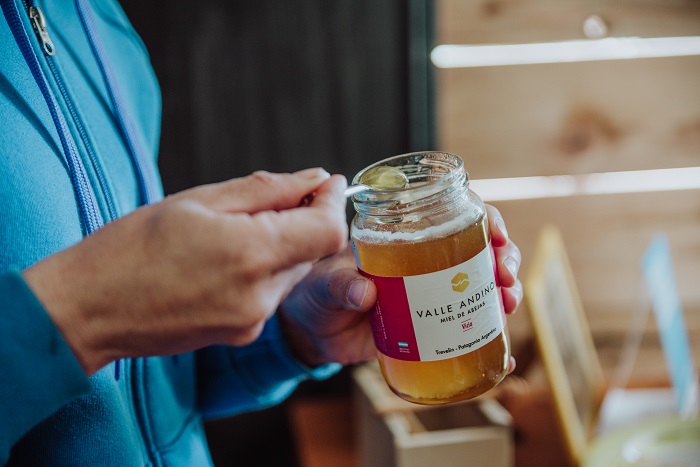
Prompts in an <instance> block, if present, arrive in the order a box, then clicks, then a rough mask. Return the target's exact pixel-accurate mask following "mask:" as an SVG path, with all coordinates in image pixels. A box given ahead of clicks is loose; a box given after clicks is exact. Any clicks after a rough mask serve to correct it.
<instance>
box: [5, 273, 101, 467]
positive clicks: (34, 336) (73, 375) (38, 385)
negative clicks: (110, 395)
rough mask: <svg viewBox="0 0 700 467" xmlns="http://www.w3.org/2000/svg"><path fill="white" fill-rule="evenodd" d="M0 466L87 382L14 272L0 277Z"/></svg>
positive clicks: (83, 389) (86, 386)
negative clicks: (20, 440) (40, 424)
mask: <svg viewBox="0 0 700 467" xmlns="http://www.w3.org/2000/svg"><path fill="white" fill-rule="evenodd" d="M0 372H1V374H2V376H0V465H1V464H4V463H5V462H6V461H7V459H8V457H9V454H10V449H11V448H12V445H13V444H15V443H16V442H17V441H18V440H19V439H20V438H21V437H22V435H24V434H25V433H26V432H28V431H29V430H30V429H31V428H32V427H33V426H34V425H36V424H37V423H39V422H40V421H42V420H43V419H45V418H47V417H48V416H49V415H51V414H52V413H53V412H55V411H56V410H58V409H59V408H60V407H62V406H63V405H65V404H67V403H69V402H70V401H72V400H73V399H75V398H77V397H79V396H81V395H83V394H85V393H87V392H88V391H89V390H90V388H91V385H90V382H89V380H88V378H87V376H86V375H85V373H84V372H83V369H82V368H81V366H80V364H79V363H78V361H77V360H76V358H75V356H74V355H73V352H72V351H71V350H70V348H69V347H68V345H67V344H66V342H65V341H64V340H63V337H62V336H61V334H60V332H59V331H58V329H56V326H55V325H54V323H53V321H51V319H50V318H49V316H48V315H47V314H46V311H45V310H44V308H43V307H42V306H41V304H40V303H39V301H38V300H37V298H36V297H35V296H34V294H33V293H32V291H31V290H30V289H29V287H28V286H27V284H26V283H25V282H24V280H23V278H22V276H21V275H20V274H19V273H18V272H13V271H10V272H6V273H1V274H0Z"/></svg>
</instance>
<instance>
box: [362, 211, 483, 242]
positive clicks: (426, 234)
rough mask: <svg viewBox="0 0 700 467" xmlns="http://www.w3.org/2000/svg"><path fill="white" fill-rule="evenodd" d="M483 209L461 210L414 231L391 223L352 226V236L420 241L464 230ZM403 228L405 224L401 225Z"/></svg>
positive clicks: (364, 239)
mask: <svg viewBox="0 0 700 467" xmlns="http://www.w3.org/2000/svg"><path fill="white" fill-rule="evenodd" d="M482 212H483V211H481V209H479V208H477V207H476V206H474V207H472V208H470V209H468V210H466V211H463V212H461V213H460V214H459V215H458V216H457V217H454V218H452V219H450V220H449V221H447V222H444V223H442V224H440V225H433V226H430V227H428V228H425V229H421V230H416V231H413V232H405V231H394V230H391V224H386V227H387V228H386V229H382V230H374V229H360V228H357V227H356V226H355V225H353V226H352V237H353V238H356V239H357V240H359V241H362V242H365V243H379V244H381V243H389V242H396V241H401V242H418V241H421V240H423V239H425V238H430V239H434V238H439V237H445V236H447V235H450V234H452V233H454V232H458V231H460V230H464V228H465V227H466V226H467V225H470V224H474V223H475V222H476V221H478V220H479V219H480V218H481V215H482ZM398 225H401V224H397V226H398ZM401 228H405V226H403V225H401Z"/></svg>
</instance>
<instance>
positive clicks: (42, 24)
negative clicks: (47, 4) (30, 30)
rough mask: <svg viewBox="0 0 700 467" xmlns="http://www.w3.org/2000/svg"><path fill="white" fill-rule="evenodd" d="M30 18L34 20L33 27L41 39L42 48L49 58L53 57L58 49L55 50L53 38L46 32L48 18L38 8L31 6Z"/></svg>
mask: <svg viewBox="0 0 700 467" xmlns="http://www.w3.org/2000/svg"><path fill="white" fill-rule="evenodd" d="M29 18H30V19H31V20H32V25H33V26H34V29H35V30H36V33H37V34H38V35H39V38H40V39H41V46H42V47H43V49H44V52H46V55H48V56H53V54H54V53H56V49H54V46H53V42H51V37H49V33H48V31H47V30H46V18H45V17H44V13H42V11H41V9H40V8H39V7H38V6H30V7H29Z"/></svg>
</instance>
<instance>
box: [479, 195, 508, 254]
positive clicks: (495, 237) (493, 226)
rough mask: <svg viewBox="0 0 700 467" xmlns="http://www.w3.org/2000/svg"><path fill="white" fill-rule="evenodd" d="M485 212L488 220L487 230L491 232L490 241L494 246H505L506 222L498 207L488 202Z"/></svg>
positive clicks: (506, 241)
mask: <svg viewBox="0 0 700 467" xmlns="http://www.w3.org/2000/svg"><path fill="white" fill-rule="evenodd" d="M485 206H486V214H487V216H488V220H489V232H491V242H492V244H493V246H494V247H496V248H497V247H501V246H505V245H506V244H507V243H508V230H507V229H506V223H505V221H504V220H503V217H502V216H501V213H500V211H499V210H498V209H496V208H495V207H494V206H491V205H490V204H486V205H485Z"/></svg>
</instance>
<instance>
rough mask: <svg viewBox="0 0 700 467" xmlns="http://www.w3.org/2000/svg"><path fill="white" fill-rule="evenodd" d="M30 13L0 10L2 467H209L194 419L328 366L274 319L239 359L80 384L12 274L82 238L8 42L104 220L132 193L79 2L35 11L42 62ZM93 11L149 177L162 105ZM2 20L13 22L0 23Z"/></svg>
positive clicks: (116, 15)
mask: <svg viewBox="0 0 700 467" xmlns="http://www.w3.org/2000/svg"><path fill="white" fill-rule="evenodd" d="M34 3H35V2H33V1H28V0H0V4H1V5H2V7H3V14H4V16H0V464H6V463H7V464H9V465H23V466H24V465H42V466H43V465H120V466H124V465H169V466H170V465H172V466H176V465H183V466H193V465H197V466H200V465H208V464H210V463H211V460H210V457H209V454H208V450H207V445H206V440H205V437H204V432H203V429H202V420H203V419H204V418H206V417H221V416H226V415H230V414H234V413H238V412H241V411H245V410H252V409H256V408H261V407H264V406H268V405H271V404H274V403H277V402H279V401H280V400H282V399H283V398H284V397H286V396H287V395H289V394H290V392H291V391H292V390H294V388H295V387H296V385H297V384H298V383H299V382H300V381H301V380H303V379H306V378H324V377H327V376H329V375H331V374H332V373H334V372H335V371H337V370H338V368H339V366H338V365H335V364H332V365H327V366H325V367H321V368H318V369H315V370H313V371H311V370H308V369H306V368H304V367H303V366H301V365H300V364H299V363H297V362H296V361H295V360H294V359H293V358H292V357H291V356H290V354H289V352H288V350H287V349H286V347H285V345H284V343H283V341H282V338H281V334H280V331H279V328H278V325H277V322H276V320H275V319H274V318H273V319H272V320H271V321H270V322H268V325H267V326H266V328H265V330H264V332H263V334H262V335H261V337H260V338H259V339H258V340H257V341H256V342H254V343H253V344H251V345H249V346H246V347H239V348H227V347H211V348H206V349H203V350H200V351H197V352H194V353H191V354H186V355H179V356H177V357H163V358H136V359H130V360H122V361H121V362H118V363H113V364H110V365H108V366H107V367H105V368H103V369H102V370H100V371H99V372H97V373H96V374H95V375H94V376H92V377H90V378H87V377H86V376H85V374H84V372H83V371H82V369H81V367H80V365H79V364H78V362H77V360H76V359H75V357H74V355H73V354H72V353H71V350H70V349H69V347H68V346H67V345H66V343H65V342H64V341H63V339H62V337H61V335H60V333H59V332H58V330H57V329H56V327H55V326H54V324H53V323H52V321H51V320H50V318H49V317H48V315H47V313H46V311H45V310H44V309H43V308H42V306H41V304H40V303H39V302H38V300H37V299H36V298H35V296H34V295H33V293H32V291H31V290H30V289H29V288H28V287H27V285H26V284H25V283H24V281H23V279H22V276H21V275H20V271H21V270H22V269H24V268H26V267H28V266H29V265H31V264H32V263H34V262H36V261H39V260H41V259H42V258H44V257H46V256H47V255H50V254H52V253H54V252H56V251H59V250H61V249H64V248H66V247H69V246H71V245H72V244H74V243H76V242H78V241H80V240H81V238H82V237H83V235H84V233H85V226H84V222H83V221H81V210H80V209H79V207H78V204H77V203H78V202H77V198H76V193H75V191H74V185H73V182H72V180H71V178H70V177H69V175H68V170H67V168H68V161H67V156H66V154H65V151H64V146H63V142H62V141H61V137H60V134H59V131H58V130H57V126H56V125H55V120H54V119H53V118H52V115H51V114H50V112H49V106H48V105H47V102H46V100H45V98H44V94H42V91H41V90H40V88H39V86H38V85H37V82H36V81H35V78H34V77H33V73H32V71H31V70H30V68H29V66H28V65H27V61H26V60H25V58H24V56H23V54H22V52H21V51H20V48H19V46H18V42H17V40H16V34H17V33H18V29H20V30H24V32H25V33H26V34H27V35H28V37H29V40H30V43H31V47H32V49H33V50H34V51H35V52H36V55H37V56H38V59H39V60H38V61H39V64H40V67H41V70H42V72H43V75H44V76H45V77H46V82H47V83H48V85H49V89H50V90H51V93H52V94H53V96H54V98H55V99H56V101H57V105H58V108H59V109H60V112H61V114H62V115H63V118H64V119H65V121H66V122H67V132H68V133H69V134H70V136H71V137H72V140H73V141H74V142H75V146H76V148H77V153H78V157H79V158H80V160H81V161H82V165H83V167H84V170H85V172H86V173H87V178H88V180H89V184H90V185H91V186H92V188H93V192H94V195H95V199H96V204H97V206H98V209H99V212H100V215H101V217H102V218H103V219H105V220H109V219H113V218H114V217H118V216H122V215H124V214H126V213H128V212H130V211H132V210H134V209H135V208H137V206H138V205H139V203H140V202H141V201H140V200H141V198H142V193H141V192H140V190H139V182H138V178H137V175H136V174H137V170H136V169H135V165H134V163H133V160H132V157H131V156H130V153H129V150H128V147H127V143H126V142H125V140H124V138H123V136H122V133H120V130H119V127H118V124H117V123H116V119H115V112H116V111H115V109H114V106H113V103H112V102H111V101H110V98H109V96H108V89H107V87H106V84H105V80H104V77H103V76H102V74H101V71H100V67H99V65H98V62H97V61H96V57H95V55H94V51H93V50H92V49H91V47H90V44H89V42H88V40H87V38H86V31H85V29H84V26H83V25H82V24H81V21H80V18H79V16H78V11H77V7H76V2H74V1H69V0H55V1H44V0H40V1H37V2H36V4H37V6H39V7H40V8H41V10H42V11H43V13H44V16H45V18H46V22H47V32H48V35H49V36H48V37H49V38H50V39H51V41H52V43H53V46H54V50H55V55H53V57H51V59H50V61H49V60H48V59H47V57H46V55H45V54H44V53H43V51H42V43H41V42H40V40H39V38H38V37H39V36H37V34H36V33H35V31H34V30H33V29H32V23H31V21H30V18H29V14H28V5H27V4H34ZM92 8H93V13H94V16H95V19H96V21H95V29H96V31H97V33H98V34H99V36H100V40H101V42H102V43H103V45H104V50H106V52H107V55H108V56H109V60H110V61H111V68H112V70H114V72H115V73H114V79H115V81H116V83H117V85H118V86H119V88H120V89H121V91H122V96H123V98H124V99H123V105H124V108H125V109H126V112H127V113H128V114H129V115H130V117H131V118H132V119H133V122H134V123H135V125H134V127H135V128H136V137H137V139H138V140H139V141H140V144H141V145H142V150H143V152H144V153H145V154H146V155H147V156H148V158H147V159H148V160H147V161H146V163H147V164H149V165H150V168H151V169H153V168H154V167H155V165H156V154H157V150H158V139H159V120H160V94H159V88H158V84H157V82H156V78H155V75H154V73H153V70H152V68H151V65H150V62H149V58H148V55H147V52H146V50H145V48H144V45H143V43H142V42H141V40H140V39H139V37H138V36H137V35H136V33H135V32H134V30H133V28H132V27H131V25H130V23H129V21H128V20H127V18H126V16H125V15H124V12H123V11H122V9H121V8H120V6H119V5H118V4H117V2H116V1H115V0H100V1H92ZM13 11H15V12H19V19H20V20H19V22H16V23H13V22H12V21H11V19H9V18H10V16H12V14H13V13H12V12H13ZM19 32H22V31H19ZM156 186H157V187H158V189H160V185H159V182H158V181H157V180H156ZM125 248H128V246H127V245H125ZM108 260H109V259H108V258H105V261H108ZM105 267H108V265H107V264H106V265H105ZM65 280H66V281H69V280H70V277H66V278H65Z"/></svg>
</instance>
